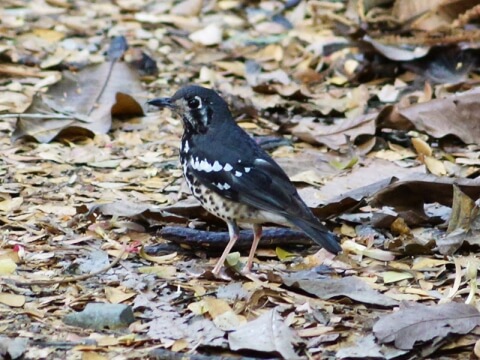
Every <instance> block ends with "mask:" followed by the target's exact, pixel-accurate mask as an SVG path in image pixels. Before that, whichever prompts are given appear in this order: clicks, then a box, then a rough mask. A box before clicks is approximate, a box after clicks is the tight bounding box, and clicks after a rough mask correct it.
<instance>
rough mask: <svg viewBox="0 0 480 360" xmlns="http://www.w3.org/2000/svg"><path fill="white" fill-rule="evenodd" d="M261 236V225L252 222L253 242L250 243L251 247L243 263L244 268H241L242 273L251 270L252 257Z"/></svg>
mask: <svg viewBox="0 0 480 360" xmlns="http://www.w3.org/2000/svg"><path fill="white" fill-rule="evenodd" d="M261 238H262V225H259V224H254V225H253V243H252V247H251V248H250V253H249V254H248V260H247V265H245V268H244V269H243V273H244V274H248V273H250V271H251V270H252V265H253V257H254V256H255V251H257V246H258V243H259V242H260V239H261Z"/></svg>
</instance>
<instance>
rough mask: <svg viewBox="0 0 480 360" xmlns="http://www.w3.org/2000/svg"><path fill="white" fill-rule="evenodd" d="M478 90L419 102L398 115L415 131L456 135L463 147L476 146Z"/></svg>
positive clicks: (479, 111)
mask: <svg viewBox="0 0 480 360" xmlns="http://www.w3.org/2000/svg"><path fill="white" fill-rule="evenodd" d="M479 96H480V88H474V89H472V90H470V91H466V92H463V93H460V94H458V95H452V96H449V97H447V98H445V99H435V100H431V101H428V102H424V103H419V104H416V105H413V106H410V107H407V108H404V109H398V112H399V114H400V115H401V116H403V117H404V118H405V119H407V120H409V121H410V122H411V123H413V124H414V125H415V127H416V128H417V130H420V131H424V132H426V133H427V134H429V135H431V136H433V137H435V138H442V137H444V136H446V135H450V134H452V135H455V136H457V137H458V138H459V139H460V140H462V141H463V142H464V143H466V144H476V143H477V142H478V139H479V138H480V126H479V124H480V103H479V102H478V98H479Z"/></svg>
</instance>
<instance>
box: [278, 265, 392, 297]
mask: <svg viewBox="0 0 480 360" xmlns="http://www.w3.org/2000/svg"><path fill="white" fill-rule="evenodd" d="M282 280H283V282H284V284H285V285H287V286H292V287H295V288H300V289H301V290H303V291H306V292H308V293H309V294H313V295H315V296H317V297H318V298H320V299H331V298H333V297H338V296H346V297H348V298H350V299H352V300H356V301H359V302H362V303H366V304H374V305H380V306H395V305H397V304H398V303H397V301H396V300H394V299H392V298H390V297H388V296H386V295H383V294H380V293H379V292H377V291H375V290H374V289H372V288H371V287H370V286H369V285H368V284H367V283H366V282H365V281H363V280H361V279H360V278H358V277H356V276H348V277H345V278H341V279H330V278H320V277H319V275H318V274H316V273H312V271H306V272H297V273H294V274H291V275H284V276H282Z"/></svg>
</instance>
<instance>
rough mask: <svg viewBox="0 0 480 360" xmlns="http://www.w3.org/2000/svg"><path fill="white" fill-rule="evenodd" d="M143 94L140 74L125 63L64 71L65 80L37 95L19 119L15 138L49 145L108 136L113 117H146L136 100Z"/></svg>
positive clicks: (104, 64) (13, 136) (13, 135)
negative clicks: (61, 140)
mask: <svg viewBox="0 0 480 360" xmlns="http://www.w3.org/2000/svg"><path fill="white" fill-rule="evenodd" d="M126 91H127V92H128V94H127V93H126ZM142 94H143V89H142V86H141V84H140V79H139V77H138V74H137V72H136V71H135V70H133V69H132V68H130V67H129V66H128V65H127V64H125V63H123V62H113V63H103V64H100V65H94V66H91V67H88V68H85V69H83V70H82V71H80V72H79V73H78V74H74V73H71V72H69V71H65V72H64V73H63V80H61V81H60V82H59V83H57V84H55V85H53V86H52V87H51V88H50V90H49V91H48V92H47V93H46V94H42V95H40V96H36V97H35V99H34V101H33V103H32V105H31V106H30V107H29V109H28V110H27V112H26V113H25V115H24V116H21V115H20V116H19V119H18V121H17V124H16V128H15V131H14V133H13V134H12V139H13V140H17V139H19V138H22V137H25V136H29V137H33V138H34V139H35V140H37V141H39V142H42V143H47V142H50V141H52V140H53V139H54V138H56V137H58V136H66V137H78V136H89V135H91V134H105V133H107V132H108V131H109V130H110V127H111V124H112V114H114V115H115V116H119V117H120V116H142V115H143V109H142V106H141V105H140V104H139V103H138V102H137V101H136V100H135V99H134V96H135V97H137V98H138V97H141V96H143V95H142Z"/></svg>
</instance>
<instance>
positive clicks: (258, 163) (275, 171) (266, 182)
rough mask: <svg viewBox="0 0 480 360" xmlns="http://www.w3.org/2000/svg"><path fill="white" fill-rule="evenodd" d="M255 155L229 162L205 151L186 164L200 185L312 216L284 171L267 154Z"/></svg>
mask: <svg viewBox="0 0 480 360" xmlns="http://www.w3.org/2000/svg"><path fill="white" fill-rule="evenodd" d="M256 155H259V156H258V157H254V158H253V159H252V158H250V157H243V158H242V157H240V158H239V159H237V161H236V162H235V163H229V162H221V161H219V160H213V159H212V158H211V156H209V155H208V154H206V153H205V152H204V153H203V154H202V155H200V156H198V157H197V158H194V159H192V161H190V163H189V164H188V166H189V168H190V171H192V173H193V174H194V176H195V177H196V178H197V179H198V180H199V181H200V182H201V183H202V184H203V185H205V186H206V187H208V188H209V189H211V190H213V191H215V192H216V193H218V194H220V195H222V196H224V197H226V198H228V199H232V200H235V201H238V202H240V203H243V204H247V205H250V206H253V207H255V208H258V209H262V210H267V211H270V212H274V213H277V214H281V215H285V216H287V217H292V216H294V217H295V216H300V217H307V218H308V217H310V216H312V215H311V213H310V211H308V209H307V208H306V206H305V205H304V203H303V201H302V200H301V199H300V197H299V196H298V193H297V190H296V188H295V187H294V186H293V184H292V183H291V182H290V179H289V178H288V176H287V175H286V174H285V172H284V171H283V170H282V169H281V168H280V167H279V166H278V165H277V164H276V163H275V162H274V161H273V160H272V159H271V158H269V157H268V155H264V154H262V153H260V154H259V153H257V154H256ZM223 158H225V157H223ZM237 158H238V156H237ZM238 160H240V162H239V161H238Z"/></svg>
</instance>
